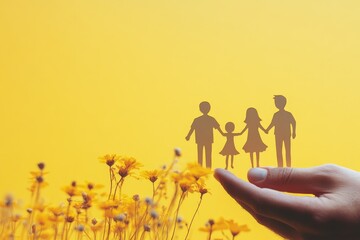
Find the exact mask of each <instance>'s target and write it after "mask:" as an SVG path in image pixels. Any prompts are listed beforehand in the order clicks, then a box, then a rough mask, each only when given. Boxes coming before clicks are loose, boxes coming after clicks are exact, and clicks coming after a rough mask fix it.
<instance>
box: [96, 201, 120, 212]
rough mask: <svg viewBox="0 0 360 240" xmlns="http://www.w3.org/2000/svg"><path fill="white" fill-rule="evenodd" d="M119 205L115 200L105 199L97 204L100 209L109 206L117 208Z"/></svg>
mask: <svg viewBox="0 0 360 240" xmlns="http://www.w3.org/2000/svg"><path fill="white" fill-rule="evenodd" d="M119 205H120V203H119V201H116V200H111V199H110V200H107V201H105V202H101V203H100V204H99V208H100V209H102V210H108V209H111V208H117V207H118V206H119Z"/></svg>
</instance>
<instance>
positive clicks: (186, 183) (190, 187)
mask: <svg viewBox="0 0 360 240" xmlns="http://www.w3.org/2000/svg"><path fill="white" fill-rule="evenodd" d="M195 184H196V181H195V179H193V178H191V177H186V176H185V177H183V178H182V179H181V180H180V181H179V186H180V188H181V191H183V192H186V193H188V192H190V193H193V192H194V191H195V189H196V185H195Z"/></svg>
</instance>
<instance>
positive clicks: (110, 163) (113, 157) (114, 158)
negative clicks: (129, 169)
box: [99, 154, 120, 167]
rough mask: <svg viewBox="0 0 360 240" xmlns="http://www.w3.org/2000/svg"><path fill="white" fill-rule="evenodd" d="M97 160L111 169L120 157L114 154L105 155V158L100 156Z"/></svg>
mask: <svg viewBox="0 0 360 240" xmlns="http://www.w3.org/2000/svg"><path fill="white" fill-rule="evenodd" d="M99 159H100V162H103V163H106V165H108V166H109V167H111V166H113V165H114V164H115V162H117V161H118V160H119V159H120V156H118V155H116V154H106V155H105V156H102V157H100V158H99Z"/></svg>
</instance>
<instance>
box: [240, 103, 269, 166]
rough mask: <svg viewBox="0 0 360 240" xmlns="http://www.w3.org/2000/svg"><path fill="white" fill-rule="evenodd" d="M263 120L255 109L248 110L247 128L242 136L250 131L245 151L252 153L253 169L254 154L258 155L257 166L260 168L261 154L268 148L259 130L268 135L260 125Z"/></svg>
mask: <svg viewBox="0 0 360 240" xmlns="http://www.w3.org/2000/svg"><path fill="white" fill-rule="evenodd" d="M260 121H261V119H260V117H259V114H258V112H257V110H256V109H255V108H248V109H247V110H246V119H245V121H244V122H245V123H246V126H245V128H244V130H242V131H241V133H240V134H243V133H244V132H245V131H246V130H248V136H247V140H246V143H245V145H244V147H243V149H244V151H245V152H247V153H250V160H251V167H252V168H253V167H254V153H256V165H257V167H259V166H260V164H259V161H260V152H263V151H265V150H266V148H267V146H266V145H265V144H264V143H263V141H262V140H261V137H260V133H259V128H260V129H261V130H263V131H264V132H265V133H266V130H265V129H264V127H263V126H262V125H261V123H260Z"/></svg>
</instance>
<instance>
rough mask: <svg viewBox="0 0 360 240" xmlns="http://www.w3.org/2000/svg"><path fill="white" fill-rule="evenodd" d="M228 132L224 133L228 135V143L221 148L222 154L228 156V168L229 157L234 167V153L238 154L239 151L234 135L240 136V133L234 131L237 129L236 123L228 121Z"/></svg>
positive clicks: (227, 163) (226, 128)
mask: <svg viewBox="0 0 360 240" xmlns="http://www.w3.org/2000/svg"><path fill="white" fill-rule="evenodd" d="M225 130H226V133H222V135H223V136H225V137H226V143H225V146H224V148H223V149H222V150H221V152H220V154H221V155H223V156H226V166H225V169H228V165H229V157H230V159H231V168H234V155H238V154H239V152H238V151H237V150H236V148H235V142H234V137H235V136H240V135H241V134H240V133H233V132H234V130H235V124H234V123H233V122H228V123H226V125H225Z"/></svg>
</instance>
